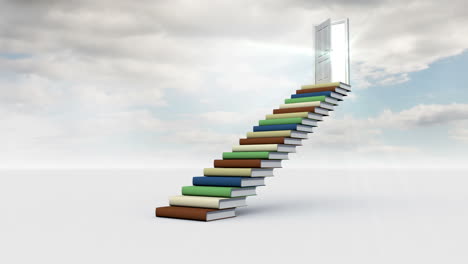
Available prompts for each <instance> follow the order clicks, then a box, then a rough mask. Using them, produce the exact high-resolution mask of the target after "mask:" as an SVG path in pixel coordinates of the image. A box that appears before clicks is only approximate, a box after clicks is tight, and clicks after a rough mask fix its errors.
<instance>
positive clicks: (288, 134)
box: [247, 130, 307, 138]
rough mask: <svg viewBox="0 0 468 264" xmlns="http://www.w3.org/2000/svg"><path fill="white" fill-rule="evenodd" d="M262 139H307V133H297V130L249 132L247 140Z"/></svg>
mask: <svg viewBox="0 0 468 264" xmlns="http://www.w3.org/2000/svg"><path fill="white" fill-rule="evenodd" d="M261 137H292V138H307V133H306V132H302V131H295V130H278V131H260V132H247V138H261Z"/></svg>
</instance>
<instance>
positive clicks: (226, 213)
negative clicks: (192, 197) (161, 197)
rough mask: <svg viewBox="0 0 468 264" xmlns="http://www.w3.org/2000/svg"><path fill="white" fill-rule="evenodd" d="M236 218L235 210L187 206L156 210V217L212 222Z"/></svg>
mask: <svg viewBox="0 0 468 264" xmlns="http://www.w3.org/2000/svg"><path fill="white" fill-rule="evenodd" d="M234 216H236V214H235V209H234V208H229V209H222V210H218V209H210V208H196V207H185V206H164V207H158V208H156V217H169V218H179V219H189V220H199V221H212V220H218V219H224V218H229V217H234Z"/></svg>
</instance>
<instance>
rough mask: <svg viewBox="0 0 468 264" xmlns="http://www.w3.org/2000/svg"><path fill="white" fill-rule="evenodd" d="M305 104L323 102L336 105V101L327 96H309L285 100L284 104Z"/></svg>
mask: <svg viewBox="0 0 468 264" xmlns="http://www.w3.org/2000/svg"><path fill="white" fill-rule="evenodd" d="M306 102H325V103H329V104H332V105H338V102H339V101H338V100H336V99H334V98H331V97H328V96H323V95H322V96H311V97H301V98H292V99H285V100H284V103H285V104H295V103H306Z"/></svg>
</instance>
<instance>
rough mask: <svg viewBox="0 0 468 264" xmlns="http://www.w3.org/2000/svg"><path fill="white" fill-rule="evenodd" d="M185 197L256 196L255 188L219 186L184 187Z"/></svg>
mask: <svg viewBox="0 0 468 264" xmlns="http://www.w3.org/2000/svg"><path fill="white" fill-rule="evenodd" d="M182 194H183V195H191V196H212V197H229V198H231V197H241V196H251V195H256V192H255V187H244V188H238V187H218V186H184V187H182Z"/></svg>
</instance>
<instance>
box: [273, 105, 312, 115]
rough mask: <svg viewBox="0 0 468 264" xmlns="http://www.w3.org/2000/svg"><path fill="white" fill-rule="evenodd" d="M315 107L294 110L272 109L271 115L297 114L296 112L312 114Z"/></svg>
mask: <svg viewBox="0 0 468 264" xmlns="http://www.w3.org/2000/svg"><path fill="white" fill-rule="evenodd" d="M314 111H315V106H306V107H296V108H283V109H274V110H273V114H286V113H298V112H314Z"/></svg>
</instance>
